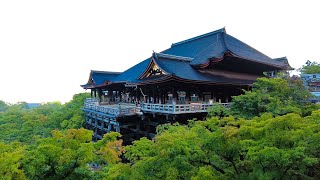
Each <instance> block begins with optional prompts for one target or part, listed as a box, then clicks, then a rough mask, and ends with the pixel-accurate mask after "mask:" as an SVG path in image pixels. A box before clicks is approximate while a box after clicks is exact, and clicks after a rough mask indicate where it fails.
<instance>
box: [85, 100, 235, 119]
mask: <svg viewBox="0 0 320 180" xmlns="http://www.w3.org/2000/svg"><path fill="white" fill-rule="evenodd" d="M216 104H220V105H222V106H224V107H226V108H229V107H230V103H216ZM216 104H208V103H191V104H175V105H174V104H152V103H143V104H141V107H136V106H128V105H125V104H121V103H120V104H118V105H116V106H115V105H113V106H108V105H99V103H98V101H97V100H96V99H94V98H87V99H86V100H85V103H84V109H89V110H93V111H97V112H101V113H105V114H109V115H113V116H116V117H117V116H122V115H134V114H137V113H140V110H141V111H143V112H158V113H166V114H185V113H199V112H207V111H208V108H209V107H212V106H214V105H216Z"/></svg>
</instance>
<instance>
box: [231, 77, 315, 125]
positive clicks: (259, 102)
mask: <svg viewBox="0 0 320 180" xmlns="http://www.w3.org/2000/svg"><path fill="white" fill-rule="evenodd" d="M244 92H245V93H244V94H243V95H240V96H235V97H233V100H232V105H231V114H233V115H234V116H237V117H243V118H248V119H250V118H253V117H254V116H260V115H261V114H263V113H265V112H271V113H272V114H273V115H284V114H288V113H298V114H306V115H308V114H310V113H311V111H312V110H315V109H317V106H310V109H309V111H308V112H306V111H304V112H303V113H302V111H301V109H303V108H302V107H304V106H305V105H306V103H305V100H307V99H309V98H310V97H311V96H312V95H311V93H310V92H309V91H307V90H306V89H305V88H304V86H303V83H302V81H301V80H299V79H298V80H292V79H281V78H272V79H268V78H259V79H257V81H256V82H255V83H254V84H253V88H252V91H244ZM312 107H313V108H314V109H313V108H312Z"/></svg>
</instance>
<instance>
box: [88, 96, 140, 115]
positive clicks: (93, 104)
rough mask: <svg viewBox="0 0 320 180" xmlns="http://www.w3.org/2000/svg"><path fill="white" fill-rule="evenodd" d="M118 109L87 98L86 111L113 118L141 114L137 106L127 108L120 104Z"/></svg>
mask: <svg viewBox="0 0 320 180" xmlns="http://www.w3.org/2000/svg"><path fill="white" fill-rule="evenodd" d="M117 106H118V107H115V105H113V106H108V105H99V103H98V100H97V99H95V98H87V99H86V100H85V102H84V109H89V110H93V111H97V112H101V113H105V114H109V115H113V116H122V115H133V114H136V113H137V112H140V108H139V107H136V106H125V105H121V104H118V105H117Z"/></svg>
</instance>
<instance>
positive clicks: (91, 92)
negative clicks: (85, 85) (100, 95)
mask: <svg viewBox="0 0 320 180" xmlns="http://www.w3.org/2000/svg"><path fill="white" fill-rule="evenodd" d="M90 97H91V98H93V91H92V89H90Z"/></svg>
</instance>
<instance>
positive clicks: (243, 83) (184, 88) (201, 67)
mask: <svg viewBox="0 0 320 180" xmlns="http://www.w3.org/2000/svg"><path fill="white" fill-rule="evenodd" d="M289 69H291V67H290V65H289V64H288V61H287V60H286V58H277V59H271V58H270V57H268V56H266V55H264V54H262V53H261V52H259V51H257V50H255V49H253V48H251V47H250V46H248V45H246V44H245V43H243V42H241V41H240V40H238V39H236V38H234V37H232V36H230V35H228V34H227V33H226V31H225V29H220V30H217V31H214V32H211V33H207V34H204V35H201V36H198V37H194V38H191V39H188V40H185V41H181V42H179V43H175V44H172V46H171V47H170V48H169V49H167V50H165V51H163V52H161V53H153V54H152V56H151V57H150V58H148V59H146V60H144V61H142V62H140V63H139V64H137V65H135V66H133V67H132V68H130V69H128V70H126V71H124V72H122V73H119V72H106V71H91V73H90V77H89V80H88V82H87V84H85V85H82V87H83V88H85V89H90V90H91V96H92V98H93V99H88V100H87V101H86V102H85V107H84V109H83V110H84V111H85V112H86V118H87V119H86V124H87V128H88V129H92V130H94V131H95V137H96V138H101V137H102V136H103V134H104V133H106V132H110V131H118V132H121V133H123V134H126V133H127V134H131V135H132V134H135V135H137V134H140V135H143V136H145V135H148V136H149V137H152V132H153V131H154V129H155V126H156V125H158V124H161V123H165V122H172V121H183V120H186V119H191V118H193V117H196V118H200V119H201V118H202V117H204V116H205V115H206V112H207V108H208V107H211V106H213V105H214V103H221V104H223V105H225V106H228V103H229V102H230V101H231V100H232V97H233V96H237V95H239V94H241V93H242V92H243V91H242V90H243V89H245V90H249V89H250V88H251V85H252V83H253V82H254V81H255V80H256V78H258V77H263V76H266V75H268V74H274V72H276V71H286V70H289ZM129 132H131V133H129ZM135 135H134V136H135Z"/></svg>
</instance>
